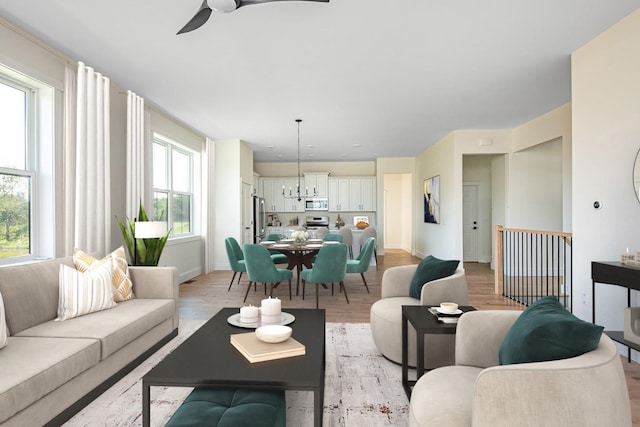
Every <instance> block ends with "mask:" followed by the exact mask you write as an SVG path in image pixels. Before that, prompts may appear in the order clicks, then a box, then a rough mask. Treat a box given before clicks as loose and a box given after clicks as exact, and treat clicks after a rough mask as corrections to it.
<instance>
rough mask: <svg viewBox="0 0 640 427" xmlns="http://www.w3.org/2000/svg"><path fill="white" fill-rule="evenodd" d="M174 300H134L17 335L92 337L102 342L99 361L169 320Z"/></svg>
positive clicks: (47, 323)
mask: <svg viewBox="0 0 640 427" xmlns="http://www.w3.org/2000/svg"><path fill="white" fill-rule="evenodd" d="M174 310H175V304H174V301H173V300H167V299H142V298H137V299H133V300H129V301H124V302H121V303H118V304H117V305H116V306H115V307H114V308H112V309H110V310H104V311H98V312H95V313H91V314H87V315H85V316H81V317H76V318H74V319H69V320H65V321H64V322H55V321H49V322H45V323H43V324H40V325H38V326H34V327H33V328H29V329H26V330H24V331H22V332H20V333H19V334H18V335H19V336H31V337H67V338H94V339H97V340H100V343H101V355H100V358H101V359H106V358H107V357H109V356H110V355H111V354H113V353H115V352H116V351H118V350H119V349H121V348H122V347H124V346H125V345H127V344H129V343H130V342H132V341H133V340H135V339H136V338H138V337H140V336H141V335H143V334H145V333H146V332H148V331H149V330H151V329H152V328H153V327H155V326H157V325H159V324H160V323H162V322H164V321H165V320H167V319H171V318H172V316H173V314H174Z"/></svg>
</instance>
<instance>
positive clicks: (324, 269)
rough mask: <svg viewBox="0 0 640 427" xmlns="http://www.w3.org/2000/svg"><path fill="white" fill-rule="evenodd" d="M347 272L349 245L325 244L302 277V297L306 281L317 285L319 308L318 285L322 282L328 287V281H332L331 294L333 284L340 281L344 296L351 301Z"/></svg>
mask: <svg viewBox="0 0 640 427" xmlns="http://www.w3.org/2000/svg"><path fill="white" fill-rule="evenodd" d="M346 272H347V245H344V244H339V245H324V246H322V248H321V249H320V251H319V252H318V255H317V256H316V260H315V262H314V264H313V267H312V268H310V269H308V270H304V271H303V272H302V273H301V274H300V276H301V277H302V299H304V290H305V284H306V282H310V283H315V285H316V308H318V306H319V304H318V285H320V284H322V285H323V287H325V288H326V285H327V283H331V294H332V295H333V284H334V283H338V282H339V283H340V290H342V291H343V292H344V297H345V298H346V299H347V304H348V303H349V297H348V296H347V290H346V289H345V288H344V276H345V274H346Z"/></svg>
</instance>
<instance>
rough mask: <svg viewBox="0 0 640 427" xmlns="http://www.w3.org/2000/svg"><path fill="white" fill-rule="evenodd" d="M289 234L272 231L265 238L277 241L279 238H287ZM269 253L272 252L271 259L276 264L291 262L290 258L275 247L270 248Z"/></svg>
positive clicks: (269, 240)
mask: <svg viewBox="0 0 640 427" xmlns="http://www.w3.org/2000/svg"><path fill="white" fill-rule="evenodd" d="M286 238H287V236H285V235H284V234H280V233H271V234H269V235H268V236H267V237H265V238H264V240H266V241H268V242H277V241H278V240H282V239H286ZM269 253H270V254H271V260H272V261H273V263H274V264H289V258H288V257H287V256H286V255H285V254H283V253H282V252H278V251H276V250H274V249H269Z"/></svg>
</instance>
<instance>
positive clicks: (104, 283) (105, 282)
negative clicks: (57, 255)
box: [56, 264, 116, 320]
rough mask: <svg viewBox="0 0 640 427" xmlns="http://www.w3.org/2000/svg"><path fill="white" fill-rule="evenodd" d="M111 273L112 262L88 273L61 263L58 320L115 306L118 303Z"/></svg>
mask: <svg viewBox="0 0 640 427" xmlns="http://www.w3.org/2000/svg"><path fill="white" fill-rule="evenodd" d="M111 274H112V270H111V265H110V264H103V265H101V266H100V267H98V268H96V269H95V270H92V271H88V272H86V273H82V272H80V271H78V270H76V269H75V268H71V267H69V266H66V265H61V266H60V288H59V291H58V317H57V318H56V320H67V319H71V318H74V317H78V316H82V315H84V314H88V313H93V312H96V311H100V310H107V309H109V308H112V307H114V306H115V305H116V303H115V302H114V301H113V286H112V285H111Z"/></svg>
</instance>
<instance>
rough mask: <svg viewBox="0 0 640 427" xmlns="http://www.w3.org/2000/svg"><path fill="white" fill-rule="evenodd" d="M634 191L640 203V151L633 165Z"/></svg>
mask: <svg viewBox="0 0 640 427" xmlns="http://www.w3.org/2000/svg"><path fill="white" fill-rule="evenodd" d="M633 191H634V192H635V193H636V197H637V198H638V201H639V202H640V150H639V151H638V154H636V161H635V163H634V164H633Z"/></svg>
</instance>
